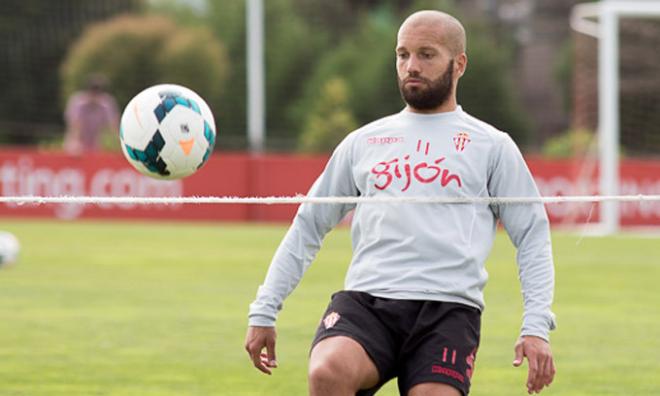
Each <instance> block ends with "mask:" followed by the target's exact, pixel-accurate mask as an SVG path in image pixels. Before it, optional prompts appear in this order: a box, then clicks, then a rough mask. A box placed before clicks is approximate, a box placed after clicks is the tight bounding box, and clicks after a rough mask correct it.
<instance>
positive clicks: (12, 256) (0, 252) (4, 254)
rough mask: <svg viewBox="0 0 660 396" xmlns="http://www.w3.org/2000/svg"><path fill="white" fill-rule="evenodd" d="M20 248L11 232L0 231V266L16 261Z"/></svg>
mask: <svg viewBox="0 0 660 396" xmlns="http://www.w3.org/2000/svg"><path fill="white" fill-rule="evenodd" d="M20 250H21V246H20V245H19V243H18V239H16V237H15V236H14V235H13V234H12V233H10V232H6V231H0V267H4V266H7V265H11V264H14V263H16V261H17V260H18V253H19V251H20Z"/></svg>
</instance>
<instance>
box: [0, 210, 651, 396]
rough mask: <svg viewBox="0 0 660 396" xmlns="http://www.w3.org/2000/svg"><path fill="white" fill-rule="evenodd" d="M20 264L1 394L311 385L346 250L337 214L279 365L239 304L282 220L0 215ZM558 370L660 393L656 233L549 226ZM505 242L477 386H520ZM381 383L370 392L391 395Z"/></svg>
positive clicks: (559, 387) (2, 306) (207, 391)
mask: <svg viewBox="0 0 660 396" xmlns="http://www.w3.org/2000/svg"><path fill="white" fill-rule="evenodd" d="M0 229H3V230H7V231H10V232H13V233H14V234H15V235H16V236H17V237H18V238H19V240H20V241H21V244H22V256H21V261H20V263H19V264H18V265H16V266H15V267H11V268H3V269H0V395H2V396H5V395H29V396H40V395H44V396H45V395H48V396H59V395H67V396H70V395H113V396H114V395H135V396H166V395H167V396H169V395H177V396H179V395H205V396H206V395H232V396H234V395H236V396H238V395H240V396H248V395H268V396H280V395H281V396H291V395H305V394H306V389H307V388H306V386H307V385H306V365H307V354H308V348H309V343H310V342H311V339H312V336H313V333H314V330H315V328H316V325H317V324H318V322H319V319H320V316H321V314H322V312H323V310H324V309H325V306H326V304H327V302H328V298H329V295H330V293H332V292H333V291H335V290H339V289H341V287H342V283H343V277H344V273H345V269H346V266H347V263H348V261H349V258H350V254H351V249H350V241H349V233H348V230H347V229H345V228H340V229H338V230H335V231H333V232H332V233H331V234H330V235H329V236H328V238H326V241H325V244H324V247H323V248H322V250H321V253H320V254H319V257H318V259H317V260H316V262H315V264H314V265H313V266H312V268H311V269H310V271H309V272H308V273H307V275H306V276H305V277H304V278H303V281H302V283H301V285H300V286H299V287H298V289H297V290H296V291H295V292H294V293H293V294H292V295H291V296H290V297H289V299H288V300H287V301H286V303H285V308H284V311H283V312H282V313H281V315H280V318H279V322H278V333H279V338H278V350H277V352H278V360H279V363H280V368H278V369H277V370H276V373H275V374H274V375H273V376H270V377H268V376H265V375H263V374H261V373H259V372H257V371H256V370H255V369H253V368H252V366H251V364H250V361H249V360H248V358H247V354H246V353H245V351H244V350H243V337H244V334H245V326H246V313H247V307H248V304H249V303H250V302H251V301H252V299H253V297H254V294H255V291H256V288H257V286H258V285H259V284H260V283H261V281H262V280H263V277H264V275H265V272H266V268H267V266H268V264H269V261H270V258H271V256H272V254H273V252H274V250H275V248H276V247H277V244H278V243H279V241H280V239H281V238H282V236H283V235H284V233H285V232H286V227H285V226H275V225H231V224H181V223H115V222H103V223H93V222H73V223H64V222H55V221H27V220H26V221H15V220H11V221H7V220H6V219H2V221H1V222H0ZM553 239H554V254H555V261H556V269H557V289H556V298H555V301H556V302H555V306H554V310H555V312H556V314H557V317H558V324H559V328H558V330H557V331H555V332H554V333H553V335H552V346H553V350H554V354H555V359H556V364H557V368H558V374H557V377H556V379H555V383H554V384H553V385H552V386H551V387H550V388H549V389H546V390H545V391H544V394H547V395H576V396H578V395H579V396H582V395H594V396H603V395H659V394H660V359H659V358H660V308H659V307H660V291H659V289H660V286H659V283H660V240H659V239H657V238H656V239H653V238H633V237H627V236H619V237H612V238H584V239H582V238H580V237H579V236H572V235H567V234H562V233H559V232H555V233H554V234H553ZM514 255H515V253H514V250H513V248H512V246H511V243H510V242H509V241H508V239H507V237H506V236H505V235H504V234H500V235H499V236H498V239H497V242H496V245H495V248H494V250H493V253H492V255H491V258H490V260H489V262H488V264H487V267H488V269H489V272H490V274H491V279H490V282H489V284H488V286H487V287H486V304H487V309H486V312H485V313H484V318H483V328H482V343H481V347H480V349H479V353H478V355H477V361H476V371H475V377H474V379H473V381H474V385H473V392H472V394H473V395H477V396H479V395H488V396H498V395H506V396H511V395H524V394H526V391H525V386H524V384H525V378H526V375H527V373H526V367H525V368H517V369H516V368H513V367H512V366H511V361H512V360H513V351H512V346H513V343H514V341H515V339H516V336H517V332H518V328H519V326H520V316H521V297H520V288H519V286H518V280H517V272H516V266H515V264H514ZM396 394H397V392H396V385H395V384H394V383H390V384H389V385H388V386H387V387H386V388H385V389H384V390H383V391H381V393H380V395H384V396H393V395H396Z"/></svg>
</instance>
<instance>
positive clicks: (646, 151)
mask: <svg viewBox="0 0 660 396" xmlns="http://www.w3.org/2000/svg"><path fill="white" fill-rule="evenodd" d="M571 25H572V27H573V29H574V31H575V33H574V35H573V37H574V71H573V108H572V114H573V119H572V123H573V126H574V128H576V129H579V130H590V131H594V136H595V138H596V139H595V140H594V144H592V150H590V151H589V152H590V153H591V154H592V157H591V159H589V158H585V160H584V161H583V162H584V165H583V168H584V169H583V171H582V174H584V175H585V177H587V178H596V180H597V181H596V183H591V184H593V186H592V187H594V188H593V189H594V190H595V191H592V192H593V193H599V194H601V195H617V194H653V193H657V191H658V190H660V183H659V182H657V179H653V178H651V177H649V179H648V182H645V181H643V180H642V181H641V182H639V183H630V182H627V181H626V179H625V178H624V177H623V176H624V174H625V172H626V167H629V166H636V165H637V166H642V167H643V166H644V161H645V160H648V159H656V160H657V159H658V158H660V51H658V50H657V49H658V48H660V2H658V1H620V0H610V1H601V2H598V3H585V4H579V5H577V6H575V7H574V9H573V15H572V21H571ZM589 152H588V153H587V156H589ZM622 159H623V160H625V161H622ZM591 180H593V179H591ZM583 184H585V183H583ZM586 184H588V183H586ZM626 210H628V211H630V210H640V211H642V212H643V211H646V212H656V211H657V212H658V213H660V208H659V207H657V205H656V204H655V203H653V204H642V205H638V204H618V203H616V202H606V203H603V204H601V205H600V207H599V211H598V219H599V222H598V226H599V227H598V230H599V231H600V232H603V233H612V232H615V231H617V230H618V228H619V226H620V225H621V217H622V213H624V212H625V211H626Z"/></svg>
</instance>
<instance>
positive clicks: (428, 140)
mask: <svg viewBox="0 0 660 396" xmlns="http://www.w3.org/2000/svg"><path fill="white" fill-rule="evenodd" d="M465 36H466V35H465V30H464V28H463V26H462V25H461V23H460V22H459V21H458V20H457V19H456V18H454V17H452V16H451V15H448V14H446V13H442V12H439V11H420V12H417V13H415V14H413V15H411V16H410V17H408V19H406V21H405V22H404V23H403V24H402V25H401V28H400V29H399V33H398V37H397V47H396V51H395V52H396V69H397V73H398V82H399V88H400V92H401V96H402V97H403V99H404V101H405V103H406V107H405V108H404V109H403V110H402V111H401V112H399V113H397V114H393V115H391V116H388V117H385V118H382V119H380V120H377V121H375V122H373V123H370V124H368V125H366V126H364V127H362V128H360V129H358V130H356V131H354V132H353V133H351V134H349V135H348V136H347V137H346V138H345V139H344V141H342V142H341V143H340V144H339V145H338V146H337V148H336V149H335V152H334V153H333V155H332V157H331V158H330V160H329V161H328V163H327V165H326V168H325V170H324V171H323V173H322V174H321V176H320V177H319V178H318V179H317V180H316V182H315V183H314V185H313V186H312V188H311V189H310V191H309V193H308V196H310V197H414V196H433V197H444V198H447V197H466V198H468V197H481V198H486V197H539V192H538V189H537V187H536V184H535V182H534V179H533V178H532V175H531V173H530V171H529V169H528V168H527V166H526V164H525V161H524V159H523V156H522V154H521V153H520V150H519V149H518V147H517V146H516V144H515V142H514V141H513V139H511V137H510V136H509V135H508V134H506V133H504V132H502V131H499V130H497V129H496V128H494V127H493V126H491V125H489V124H487V123H485V122H483V121H480V120H478V119H476V118H474V117H472V116H471V115H469V114H468V113H467V112H465V111H463V109H462V108H461V106H459V105H458V103H457V98H456V89H457V85H458V80H459V78H460V77H462V76H463V74H464V73H465V70H466V67H467V55H466V53H465V51H466V49H465V48H466V37H465ZM352 209H355V212H354V215H353V221H352V224H351V227H352V230H351V231H352V234H351V236H352V239H353V257H352V260H351V264H350V266H349V269H348V273H347V275H346V280H345V287H344V290H341V291H339V292H337V293H335V294H334V295H333V296H332V298H331V301H330V304H329V306H328V308H327V310H326V312H325V314H324V315H323V319H322V320H321V321H320V324H319V326H318V329H317V332H316V337H315V338H314V341H313V342H312V350H311V353H310V358H309V373H308V378H309V391H310V394H311V395H312V396H331V395H332V396H353V395H359V396H367V395H373V394H375V393H376V392H377V391H378V389H379V388H380V387H381V386H382V385H383V384H385V383H386V382H388V381H389V380H390V379H392V378H397V379H398V385H399V391H400V394H401V395H402V396H459V395H462V396H465V395H467V394H468V393H469V391H470V385H471V377H472V373H473V371H474V369H475V359H476V355H477V349H478V347H479V338H480V329H481V312H482V310H483V309H484V300H483V289H484V287H485V284H486V281H487V279H488V274H487V272H486V269H485V261H486V259H487V257H488V255H489V252H490V250H491V247H492V244H493V242H494V239H495V233H496V230H497V223H498V221H499V222H501V224H502V225H503V227H504V229H505V230H506V232H507V233H508V234H509V236H510V239H511V241H512V242H513V244H514V245H515V246H516V248H517V250H518V254H517V264H518V267H519V275H520V283H521V287H522V295H523V305H524V314H523V319H522V327H521V330H520V333H519V337H518V341H517V342H516V344H515V346H514V355H515V356H514V360H513V365H514V366H516V367H517V366H520V365H521V364H522V363H523V360H524V358H526V359H527V361H528V364H529V368H528V376H527V381H526V385H527V391H528V392H529V393H530V394H531V393H538V392H541V390H542V389H543V388H544V387H546V386H548V385H550V383H551V382H552V380H553V378H554V375H555V366H554V361H553V358H552V352H551V349H550V343H549V332H550V330H552V329H554V327H555V319H554V314H553V313H552V311H551V305H552V299H553V291H554V264H553V259H552V249H551V240H550V228H549V221H548V217H547V214H546V212H545V207H544V206H543V204H542V203H541V202H538V203H535V204H529V205H495V204H493V205H488V204H472V205H467V204H464V205H449V204H445V205H443V204H418V205H415V204H402V203H392V204H385V203H379V204H375V203H364V204H357V205H356V204H320V205H317V204H309V203H305V204H303V205H301V206H300V208H299V209H298V213H297V214H296V217H295V219H294V221H293V224H292V226H291V228H290V229H289V231H288V233H287V234H286V236H285V237H284V239H283V241H282V243H281V244H280V246H279V248H278V250H277V252H276V253H275V256H274V257H273V260H272V262H271V265H270V268H269V271H268V274H267V275H266V279H265V281H264V283H263V284H262V285H261V287H259V290H258V292H257V297H256V300H255V301H254V302H253V303H252V304H251V305H250V312H249V315H248V316H249V324H248V331H247V334H246V340H245V348H246V350H247V351H248V353H249V355H250V358H251V359H252V362H253V365H254V366H255V367H256V368H257V369H259V370H261V371H262V372H264V373H266V374H271V372H272V369H274V368H275V367H277V359H276V357H275V342H276V331H275V321H276V319H277V314H278V312H279V310H280V309H281V308H282V304H283V301H284V299H285V298H286V297H287V296H288V295H289V294H290V293H291V292H292V291H293V289H294V287H295V286H296V285H297V284H298V282H299V281H300V279H301V278H302V276H303V274H304V272H305V270H306V269H307V268H308V267H309V265H310V264H311V262H312V260H313V259H314V256H315V255H316V253H317V251H318V250H319V248H320V246H321V242H322V240H323V238H324V236H325V235H326V234H327V233H328V232H329V231H330V230H331V229H332V228H333V227H334V226H335V225H336V224H338V223H339V221H341V219H342V218H343V217H344V216H345V215H346V214H347V213H348V212H349V211H350V210H352Z"/></svg>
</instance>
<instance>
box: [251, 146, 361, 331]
mask: <svg viewBox="0 0 660 396" xmlns="http://www.w3.org/2000/svg"><path fill="white" fill-rule="evenodd" d="M351 141H352V139H351V135H349V136H348V137H347V138H346V139H344V141H343V142H342V143H340V145H339V146H337V148H336V149H335V151H334V153H333V155H332V157H331V158H330V160H329V161H328V163H327V165H326V167H325V170H324V171H323V173H322V174H321V175H320V176H319V178H318V179H317V180H316V181H315V182H314V184H313V185H312V187H311V189H310V191H309V193H308V196H312V197H326V196H356V195H358V190H357V187H356V185H355V181H354V179H353V174H352V171H351V148H352V147H351ZM354 206H355V205H346V204H302V205H301V206H300V207H299V209H298V212H297V213H296V216H295V218H294V220H293V223H292V225H291V227H290V228H289V230H288V232H287V234H286V236H285V237H284V239H283V240H282V242H281V243H280V245H279V247H278V249H277V251H276V252H275V255H274V257H273V260H272V261H271V264H270V268H269V269H268V273H267V275H266V279H265V281H264V283H263V284H262V285H261V286H260V287H259V290H258V291H257V297H256V300H255V301H254V302H253V303H252V304H251V305H250V312H249V315H248V317H249V325H250V326H274V324H275V321H276V319H277V313H278V312H279V311H280V310H281V309H282V303H283V301H284V299H285V298H286V297H287V296H288V295H289V294H290V293H291V292H292V291H293V289H294V288H295V287H296V286H297V285H298V283H299V282H300V279H301V278H302V276H303V274H304V273H305V271H306V270H307V268H309V266H310V265H311V263H312V261H313V260H314V258H315V257H316V254H317V252H318V250H319V249H320V247H321V242H322V241H323V238H324V237H325V235H326V234H327V233H328V232H329V231H330V230H331V229H332V228H333V227H334V226H335V225H337V223H339V222H340V221H341V220H342V218H343V217H344V216H345V215H346V213H348V212H349V211H350V210H351V209H352V208H353V207H354Z"/></svg>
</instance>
